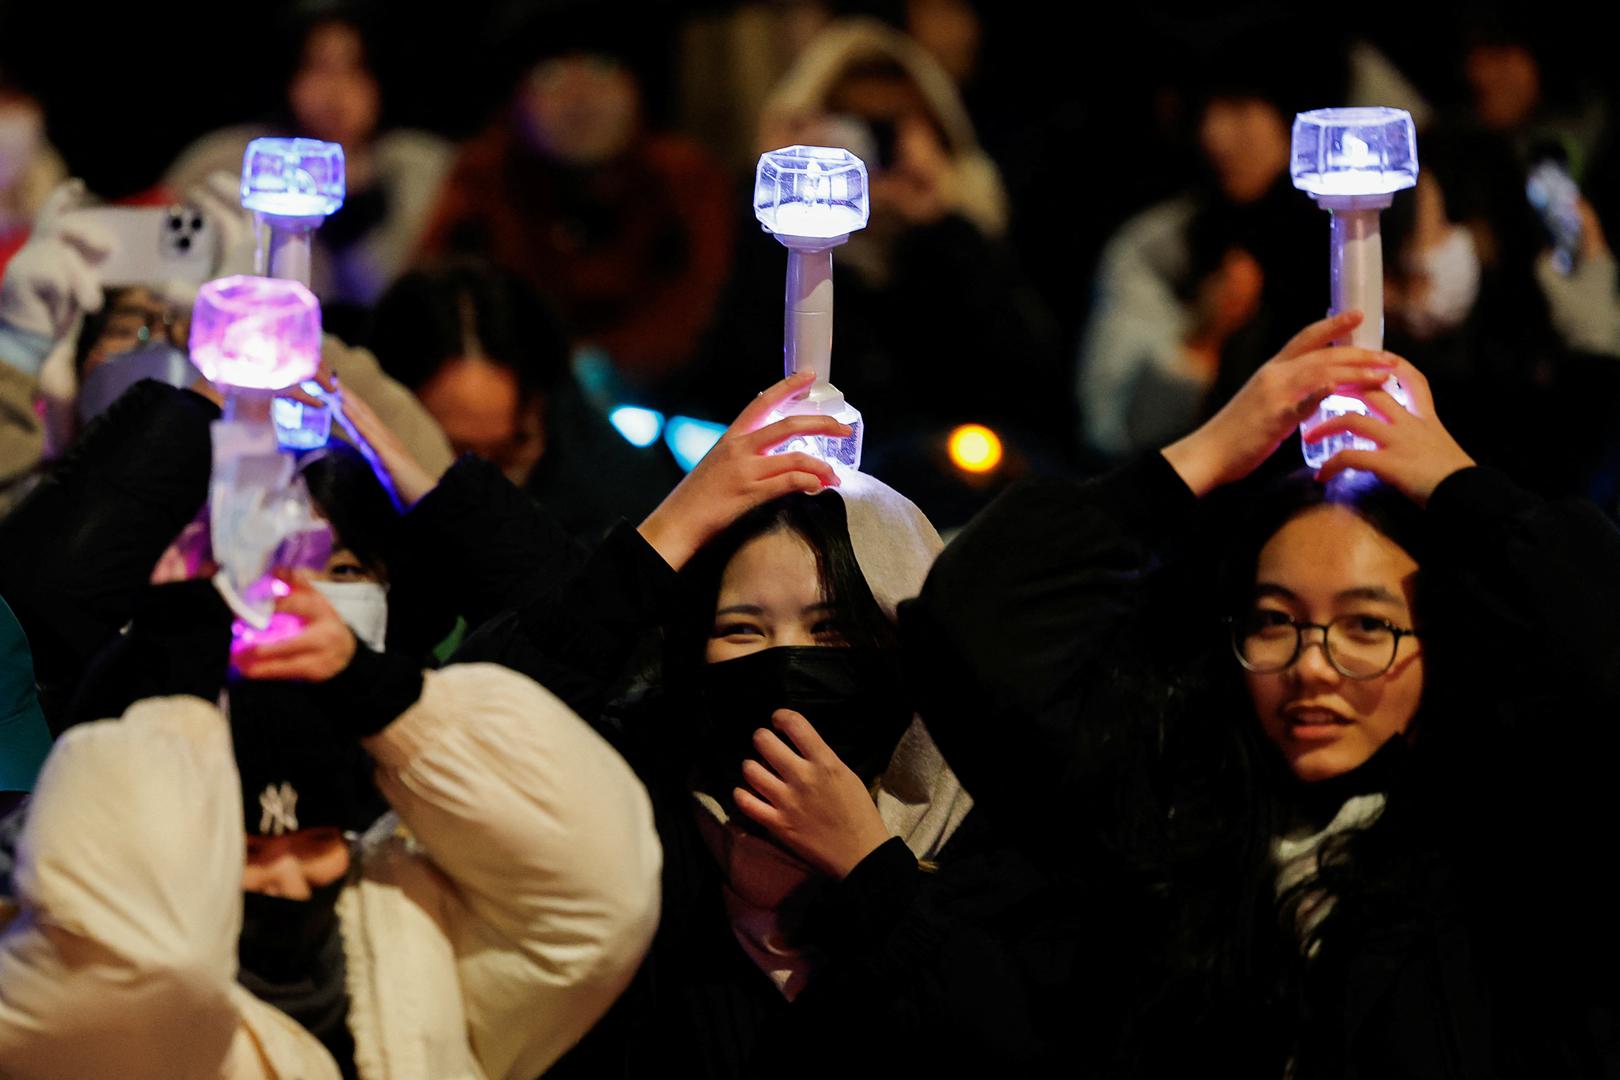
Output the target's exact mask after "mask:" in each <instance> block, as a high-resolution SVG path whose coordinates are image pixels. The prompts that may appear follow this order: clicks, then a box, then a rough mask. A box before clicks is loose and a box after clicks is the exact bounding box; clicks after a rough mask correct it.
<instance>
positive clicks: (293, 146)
mask: <svg viewBox="0 0 1620 1080" xmlns="http://www.w3.org/2000/svg"><path fill="white" fill-rule="evenodd" d="M344 194H345V187H344V179H343V147H341V146H339V145H338V144H337V143H329V142H320V141H319V140H316V139H254V140H253V141H252V142H250V143H248V148H247V153H245V154H243V155H242V205H243V206H244V207H246V208H247V209H249V210H252V211H253V214H254V219H255V221H256V222H257V223H259V224H260V225H261V232H260V235H261V237H262V236H263V234H264V231H266V230H267V231H268V232H269V244H268V247H265V246H261V247H260V249H259V251H258V256H257V265H256V267H255V268H256V269H257V270H258V271H259V272H260V273H262V274H264V275H265V276H267V277H278V278H289V279H291V280H293V281H296V282H299V283H300V284H302V285H304V286H306V287H307V286H308V285H309V246H310V244H309V241H310V234H311V233H313V232H314V231H315V230H316V229H318V228H319V227H320V225H321V222H323V221H325V220H326V219H327V217H328V216H329V215H331V214H333V213H335V212H336V211H337V208H338V207H340V206H342V205H343V196H344Z"/></svg>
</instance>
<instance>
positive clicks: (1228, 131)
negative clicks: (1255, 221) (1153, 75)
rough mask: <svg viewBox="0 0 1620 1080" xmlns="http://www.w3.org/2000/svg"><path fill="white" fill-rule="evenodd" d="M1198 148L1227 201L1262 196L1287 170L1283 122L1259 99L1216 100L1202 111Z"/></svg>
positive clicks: (1246, 200) (1287, 140) (1287, 141)
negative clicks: (1201, 151)
mask: <svg viewBox="0 0 1620 1080" xmlns="http://www.w3.org/2000/svg"><path fill="white" fill-rule="evenodd" d="M1198 144H1199V147H1200V148H1201V149H1202V150H1203V152H1204V158H1205V160H1207V161H1208V162H1209V166H1210V168H1211V169H1212V170H1213V171H1214V173H1215V181H1216V183H1217V184H1219V185H1220V188H1221V192H1222V193H1223V194H1224V195H1225V196H1226V197H1227V198H1228V199H1229V200H1231V201H1232V202H1234V203H1238V204H1242V203H1250V202H1253V201H1254V200H1256V199H1258V198H1259V197H1260V196H1262V195H1264V194H1265V193H1266V191H1267V190H1268V189H1269V188H1270V187H1271V185H1272V184H1273V183H1275V182H1276V179H1277V177H1278V176H1280V175H1282V171H1283V170H1284V169H1286V168H1287V167H1288V154H1289V146H1290V135H1289V131H1288V123H1287V121H1286V120H1285V119H1284V118H1283V115H1282V113H1280V112H1278V111H1277V107H1276V106H1275V105H1272V104H1271V103H1269V102H1266V101H1262V100H1260V99H1259V98H1216V99H1214V100H1213V101H1211V102H1210V103H1209V104H1208V105H1207V106H1205V107H1204V115H1203V118H1202V120H1201V121H1200V122H1199V125H1198Z"/></svg>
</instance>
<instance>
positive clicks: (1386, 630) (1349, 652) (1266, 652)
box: [1226, 608, 1418, 679]
mask: <svg viewBox="0 0 1620 1080" xmlns="http://www.w3.org/2000/svg"><path fill="white" fill-rule="evenodd" d="M1226 621H1227V623H1228V624H1229V625H1230V626H1231V629H1232V652H1233V653H1234V654H1235V655H1236V656H1237V659H1238V663H1240V664H1242V665H1243V666H1244V667H1245V668H1248V669H1249V670H1250V671H1253V672H1256V673H1257V674H1261V675H1271V674H1275V673H1276V672H1279V671H1285V670H1287V669H1288V668H1290V667H1292V666H1293V665H1294V664H1295V662H1296V661H1298V660H1299V657H1300V654H1301V653H1303V652H1304V651H1305V631H1307V630H1320V631H1322V651H1323V653H1325V654H1326V656H1327V662H1328V663H1329V664H1332V665H1333V670H1335V671H1337V672H1338V673H1339V674H1340V675H1343V676H1344V677H1345V678H1347V679H1376V678H1377V677H1378V676H1380V675H1382V674H1383V673H1384V672H1386V671H1388V670H1389V669H1390V667H1391V666H1392V665H1393V664H1394V663H1395V653H1396V651H1397V650H1398V649H1399V648H1400V646H1401V638H1403V637H1417V636H1418V632H1417V631H1416V630H1414V629H1412V628H1410V627H1403V626H1396V625H1395V624H1394V623H1392V622H1390V621H1389V620H1388V619H1380V618H1379V617H1378V616H1376V615H1340V616H1339V617H1338V618H1336V619H1334V620H1333V621H1332V622H1329V623H1327V624H1325V625H1324V624H1323V623H1313V622H1300V621H1298V620H1296V619H1293V618H1291V617H1290V616H1289V615H1288V613H1287V612H1284V611H1271V610H1267V609H1265V608H1256V609H1255V610H1253V611H1250V612H1248V613H1247V614H1245V615H1239V616H1231V617H1228V618H1227V620H1226Z"/></svg>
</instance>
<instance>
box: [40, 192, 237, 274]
mask: <svg viewBox="0 0 1620 1080" xmlns="http://www.w3.org/2000/svg"><path fill="white" fill-rule="evenodd" d="M69 217H70V218H71V219H72V220H74V221H83V222H88V223H90V224H92V225H94V226H95V227H96V228H97V229H100V230H102V231H103V232H105V233H108V234H109V235H111V236H112V238H113V248H112V251H111V252H109V253H108V255H107V258H106V260H105V261H104V262H102V263H101V264H100V265H99V266H98V267H97V268H96V269H97V271H98V272H99V274H100V275H101V281H102V284H104V285H110V286H125V285H160V284H163V283H164V282H184V283H187V284H193V285H200V284H202V283H203V282H205V281H207V280H209V279H210V278H211V277H213V274H214V268H215V267H216V266H217V265H218V264H219V255H220V253H219V247H220V242H219V234H218V230H216V229H215V228H214V226H213V224H212V223H211V222H210V221H209V220H208V218H207V216H205V215H204V214H203V212H202V211H201V210H199V209H197V208H196V207H195V206H189V205H184V204H175V205H173V206H94V207H90V208H88V209H84V210H74V211H71V212H70V214H69Z"/></svg>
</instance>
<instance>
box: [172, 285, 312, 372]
mask: <svg viewBox="0 0 1620 1080" xmlns="http://www.w3.org/2000/svg"><path fill="white" fill-rule="evenodd" d="M191 362H192V363H193V364H195V365H196V366H197V370H198V371H201V372H202V373H203V376H204V377H205V378H206V379H208V381H209V382H212V383H215V384H218V385H221V386H237V387H242V388H244V389H249V390H280V389H282V388H284V387H288V386H291V385H293V384H294V383H298V382H302V381H303V380H305V379H310V378H314V376H315V370H316V368H318V367H319V366H320V362H321V305H320V303H319V302H318V301H317V300H316V299H315V294H314V293H312V292H310V291H309V290H308V289H306V288H304V286H302V285H300V284H299V283H298V282H296V281H287V280H285V279H281V278H261V277H247V276H245V275H239V276H237V277H228V278H219V279H218V280H216V281H210V282H209V283H208V284H206V285H204V286H203V287H202V288H201V289H200V290H198V292H197V303H196V306H195V307H193V308H192V313H191Z"/></svg>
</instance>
